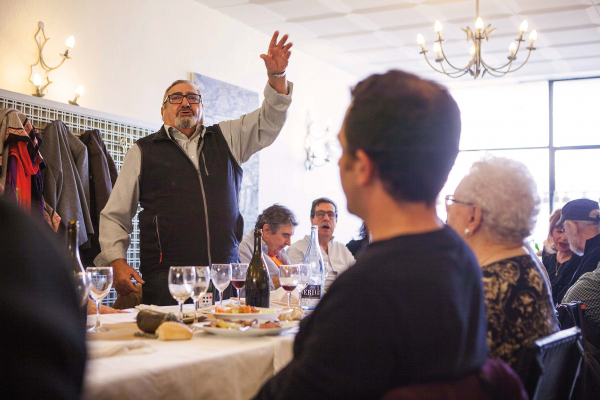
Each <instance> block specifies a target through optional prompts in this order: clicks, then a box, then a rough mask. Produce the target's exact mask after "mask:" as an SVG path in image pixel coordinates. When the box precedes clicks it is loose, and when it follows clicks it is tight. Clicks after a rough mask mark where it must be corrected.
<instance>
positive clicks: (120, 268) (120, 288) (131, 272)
mask: <svg viewBox="0 0 600 400" xmlns="http://www.w3.org/2000/svg"><path fill="white" fill-rule="evenodd" d="M110 266H111V267H113V285H114V286H115V290H116V291H117V294H119V296H127V295H129V294H131V293H139V292H140V291H139V290H138V289H136V287H135V285H134V284H133V282H131V278H133V279H135V280H136V281H137V282H139V283H144V280H143V279H142V277H141V276H140V275H139V274H138V273H137V271H136V270H135V269H134V268H133V267H132V266H130V265H129V264H127V261H125V260H124V259H122V258H121V259H118V260H115V261H113V262H112V263H110Z"/></svg>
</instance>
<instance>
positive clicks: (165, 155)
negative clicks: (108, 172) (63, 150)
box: [94, 32, 292, 305]
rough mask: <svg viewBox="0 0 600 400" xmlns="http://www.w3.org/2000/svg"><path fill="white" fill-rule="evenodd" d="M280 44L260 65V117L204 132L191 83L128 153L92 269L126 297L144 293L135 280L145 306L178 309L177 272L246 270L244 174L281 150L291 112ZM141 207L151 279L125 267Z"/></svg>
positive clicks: (145, 265)
mask: <svg viewBox="0 0 600 400" xmlns="http://www.w3.org/2000/svg"><path fill="white" fill-rule="evenodd" d="M277 36H278V32H275V34H274V35H273V38H272V39H271V43H270V44H269V49H268V53H267V54H262V55H261V56H260V57H261V58H262V59H263V60H264V62H265V66H266V68H267V75H268V84H267V85H266V87H265V91H264V95H265V99H264V101H263V103H262V106H261V107H260V108H259V109H258V110H256V111H254V112H252V113H249V114H247V115H243V116H242V117H241V118H240V119H237V120H233V121H224V122H221V123H219V124H215V125H212V126H209V127H206V126H204V125H203V118H204V108H203V105H202V94H201V93H200V91H199V90H198V88H197V87H196V86H195V85H194V84H193V83H192V82H189V81H185V80H177V81H175V82H173V83H172V84H171V85H170V86H169V87H168V88H167V90H166V91H165V94H164V97H163V101H162V108H161V114H162V118H163V121H164V125H163V126H162V127H161V129H160V130H159V131H158V132H156V133H154V134H152V135H149V136H147V137H145V138H142V139H140V140H138V141H137V142H136V145H135V146H133V147H132V148H131V149H130V150H129V151H128V153H127V155H126V156H125V160H124V162H123V166H122V168H121V173H120V174H119V178H118V179H117V182H116V184H115V187H114V189H113V192H112V194H111V196H110V199H109V201H108V203H107V205H106V207H105V208H104V210H103V211H102V213H101V215H100V245H101V248H102V253H101V254H100V255H99V256H98V257H97V258H96V260H94V262H95V264H96V265H109V264H110V265H111V266H112V267H113V268H114V286H115V289H116V290H117V293H118V294H119V295H123V296H126V295H129V294H130V293H138V292H139V290H138V289H136V287H135V286H134V284H133V283H132V281H131V278H134V279H135V280H136V281H138V282H140V283H142V284H143V285H142V303H144V304H156V305H169V304H176V302H175V300H174V299H173V297H171V294H170V293H169V288H168V284H167V277H168V273H169V267H170V266H178V265H179V266H185V265H211V264H212V263H230V262H236V261H238V260H239V254H238V243H239V241H240V240H241V238H242V233H243V227H244V221H243V219H242V215H241V214H240V210H239V206H238V198H239V192H240V186H241V182H242V168H241V166H240V165H241V164H242V163H244V162H246V161H247V160H248V159H249V158H250V157H251V156H252V155H253V154H254V153H256V152H257V151H259V150H261V149H263V148H265V147H267V146H269V145H270V144H271V143H273V142H274V141H275V139H276V138H277V135H278V134H279V132H280V131H281V129H282V127H283V124H284V122H285V119H286V113H287V109H288V107H289V105H290V103H291V93H292V84H291V82H290V83H289V84H288V82H287V80H286V77H285V70H286V68H287V65H288V60H289V58H290V55H291V53H290V47H291V46H292V44H291V43H287V44H286V41H287V38H288V36H287V35H284V36H283V38H282V39H281V40H280V41H279V43H278V42H277ZM138 201H139V204H140V206H141V207H142V208H143V211H141V212H140V214H139V227H140V261H141V263H140V272H141V273H142V275H143V279H142V277H141V276H140V275H139V274H138V273H137V272H136V271H135V269H133V268H132V267H131V266H130V265H128V264H127V261H126V255H127V248H128V247H129V243H130V238H129V234H131V232H132V231H133V226H132V222H131V220H132V218H133V217H134V215H135V213H136V211H137V207H138Z"/></svg>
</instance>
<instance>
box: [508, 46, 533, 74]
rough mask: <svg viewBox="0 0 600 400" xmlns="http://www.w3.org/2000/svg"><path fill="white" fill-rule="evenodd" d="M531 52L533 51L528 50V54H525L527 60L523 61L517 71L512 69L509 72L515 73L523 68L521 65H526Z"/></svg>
mask: <svg viewBox="0 0 600 400" xmlns="http://www.w3.org/2000/svg"><path fill="white" fill-rule="evenodd" d="M531 50H533V49H529V53H527V58H526V59H525V61H523V64H521V65H519V67H518V68H517V69H513V70H512V71H510V72H515V71H518V70H520V69H521V68H522V67H523V65H525V64H526V63H527V61H529V56H530V55H531Z"/></svg>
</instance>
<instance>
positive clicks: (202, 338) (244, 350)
mask: <svg viewBox="0 0 600 400" xmlns="http://www.w3.org/2000/svg"><path fill="white" fill-rule="evenodd" d="M105 316H106V318H104V317H105ZM127 318H129V319H130V320H131V319H132V318H133V315H125V314H114V315H104V314H103V315H102V321H103V324H105V325H107V327H110V323H111V322H112V323H116V322H124V320H126V319H127ZM90 322H91V321H90ZM294 336H295V331H292V332H291V333H284V334H282V335H279V336H265V337H257V338H243V339H237V338H225V337H220V336H213V335H210V334H207V333H204V332H195V333H194V337H193V338H192V340H186V341H172V342H168V341H158V340H152V341H149V342H150V344H151V346H152V347H153V348H154V351H152V352H151V353H149V354H125V355H117V356H112V357H107V358H99V359H94V360H89V361H88V364H87V368H86V374H85V382H84V396H83V397H84V398H85V399H248V398H251V397H252V396H253V395H254V394H256V393H257V392H258V390H259V389H260V387H261V386H262V384H263V383H264V382H266V381H267V380H268V379H269V378H270V377H272V376H273V375H274V374H275V373H277V372H278V371H279V370H280V369H281V368H283V367H284V366H285V365H287V364H288V363H289V362H290V361H291V359H292V356H293V353H292V348H293V342H294ZM96 343H98V341H96Z"/></svg>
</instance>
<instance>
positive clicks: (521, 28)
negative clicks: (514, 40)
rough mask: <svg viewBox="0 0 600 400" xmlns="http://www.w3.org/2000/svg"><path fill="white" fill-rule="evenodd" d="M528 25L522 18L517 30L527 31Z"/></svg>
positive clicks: (522, 32)
mask: <svg viewBox="0 0 600 400" xmlns="http://www.w3.org/2000/svg"><path fill="white" fill-rule="evenodd" d="M528 27H529V25H527V20H524V21H523V22H521V27H520V28H519V30H520V31H521V34H524V33H525V32H527V28H528Z"/></svg>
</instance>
